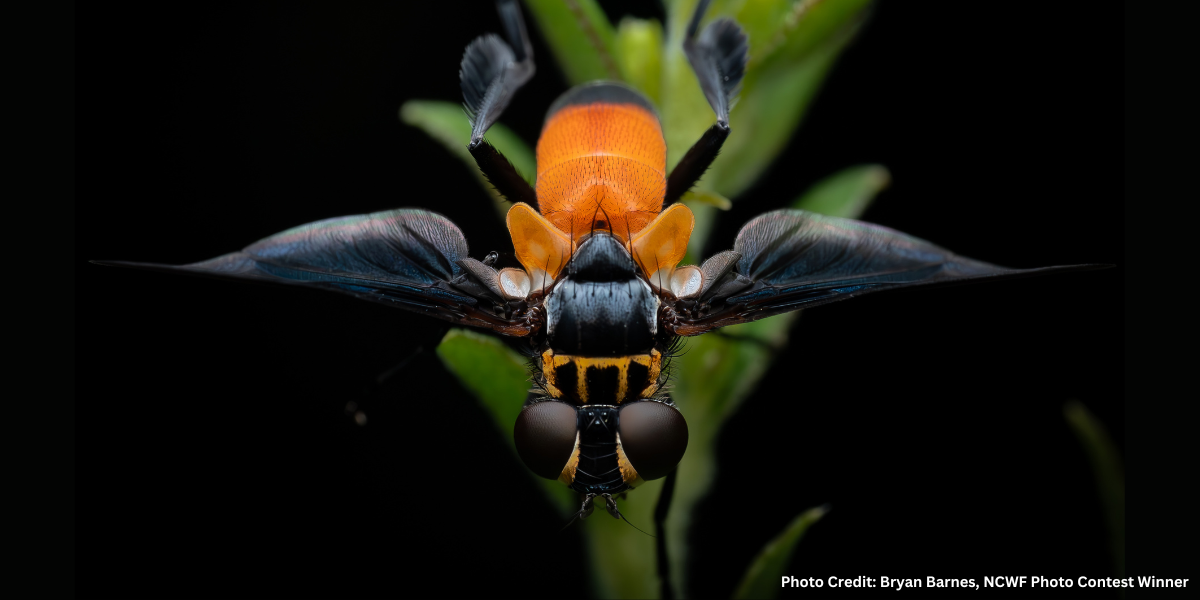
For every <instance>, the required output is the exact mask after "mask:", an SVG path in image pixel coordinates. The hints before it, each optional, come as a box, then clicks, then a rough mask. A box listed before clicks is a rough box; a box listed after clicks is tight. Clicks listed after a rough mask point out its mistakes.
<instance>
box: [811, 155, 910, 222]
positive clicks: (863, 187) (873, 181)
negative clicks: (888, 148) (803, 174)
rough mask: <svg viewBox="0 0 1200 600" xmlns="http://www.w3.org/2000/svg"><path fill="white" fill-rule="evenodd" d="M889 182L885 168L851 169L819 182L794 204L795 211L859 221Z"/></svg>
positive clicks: (866, 167)
mask: <svg viewBox="0 0 1200 600" xmlns="http://www.w3.org/2000/svg"><path fill="white" fill-rule="evenodd" d="M890 182H891V175H890V174H889V173H888V170H887V169H886V168H884V167H883V166H882V165H859V166H856V167H849V168H846V169H842V170H841V171H838V172H837V173H834V174H833V175H830V176H829V177H826V178H825V179H822V180H821V181H819V182H817V184H816V185H814V186H812V187H811V188H809V189H808V191H806V192H804V194H803V195H802V196H800V198H799V199H798V200H796V201H795V202H793V203H792V208H801V209H804V210H811V211H812V212H815V213H821V214H823V215H829V216H831V217H842V218H846V219H857V218H858V217H859V216H861V215H862V213H863V211H865V210H866V209H867V206H868V205H870V204H871V200H873V199H874V198H875V196H876V195H877V194H879V192H881V191H882V190H883V189H884V188H886V187H887V186H888V183H890Z"/></svg>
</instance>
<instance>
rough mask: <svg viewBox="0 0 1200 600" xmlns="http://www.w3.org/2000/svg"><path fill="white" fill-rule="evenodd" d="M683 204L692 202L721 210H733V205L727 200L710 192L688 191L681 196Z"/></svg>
mask: <svg viewBox="0 0 1200 600" xmlns="http://www.w3.org/2000/svg"><path fill="white" fill-rule="evenodd" d="M681 200H682V201H684V202H694V203H698V204H707V205H709V206H715V207H717V208H719V209H721V210H729V209H730V208H733V203H732V202H730V201H729V198H726V197H725V196H722V195H720V194H718V193H716V192H714V191H712V190H690V191H688V192H685V193H684V194H683V198H682V199H681Z"/></svg>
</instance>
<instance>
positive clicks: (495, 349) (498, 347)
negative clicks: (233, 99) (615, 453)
mask: <svg viewBox="0 0 1200 600" xmlns="http://www.w3.org/2000/svg"><path fill="white" fill-rule="evenodd" d="M437 355H438V358H440V359H442V364H444V365H446V370H448V371H450V372H451V373H453V374H454V375H455V376H456V377H458V380H459V381H460V382H462V384H463V387H465V388H467V389H468V390H470V392H471V393H472V394H473V395H474V396H475V397H476V398H477V399H478V400H479V402H480V404H482V405H483V407H484V408H485V409H486V410H487V412H488V414H490V415H491V416H492V420H493V421H494V422H495V423H496V427H497V428H499V429H500V432H501V434H502V435H503V437H504V439H505V440H507V441H508V446H509V448H510V449H512V450H513V452H514V453H515V452H516V448H515V447H514V446H513V441H512V439H513V438H512V431H513V425H515V424H516V422H517V415H518V414H520V412H521V407H522V406H524V404H525V398H526V397H527V396H528V395H529V367H528V366H527V365H528V361H526V360H525V358H524V357H522V356H521V355H520V354H517V353H516V352H513V350H512V349H511V348H509V347H508V346H505V345H504V343H503V342H501V341H500V340H498V339H496V338H494V337H492V336H490V335H486V334H483V333H479V332H476V331H472V330H470V329H451V330H450V331H448V332H446V337H444V338H442V343H441V344H439V345H438V347H437ZM529 475H530V477H533V478H534V479H535V480H536V481H537V482H538V484H539V485H541V486H542V488H543V489H544V490H546V496H547V498H549V499H550V502H551V504H553V505H554V506H555V507H557V508H558V510H559V513H560V514H562V515H563V516H566V515H569V514H571V513H572V512H573V511H574V510H577V509H578V506H576V501H575V500H574V498H575V494H574V493H572V492H571V491H570V490H568V489H567V487H566V486H564V485H563V484H561V483H559V482H557V481H552V480H548V479H542V478H540V477H537V476H536V475H534V474H533V473H532V472H530V473H529Z"/></svg>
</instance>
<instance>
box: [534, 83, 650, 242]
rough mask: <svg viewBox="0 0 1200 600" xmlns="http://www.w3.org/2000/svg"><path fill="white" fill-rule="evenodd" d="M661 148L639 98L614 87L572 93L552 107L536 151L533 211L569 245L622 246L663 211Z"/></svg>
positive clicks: (585, 88)
mask: <svg viewBox="0 0 1200 600" xmlns="http://www.w3.org/2000/svg"><path fill="white" fill-rule="evenodd" d="M666 168H667V144H666V142H665V141H664V140H663V135H662V127H661V126H660V125H659V121H658V116H657V115H655V114H654V112H653V109H652V107H651V105H650V104H649V102H648V101H646V100H645V98H642V97H641V96H640V95H638V94H637V93H636V92H633V91H632V90H630V89H628V88H625V87H624V86H618V85H614V84H592V85H588V86H582V87H579V88H575V89H573V90H571V91H569V92H567V94H565V95H564V96H563V97H562V98H560V99H559V101H558V102H555V105H554V106H553V107H551V109H550V114H549V116H548V117H547V118H546V124H545V126H544V127H543V128H542V135H541V138H539V139H538V145H537V199H538V209H539V211H540V212H541V213H542V215H543V216H545V217H546V219H547V220H549V221H550V222H551V223H553V224H554V226H555V227H557V228H558V229H560V230H562V231H563V232H564V233H566V234H567V235H570V236H571V238H572V239H573V240H578V239H579V237H580V236H583V235H586V234H588V233H590V232H591V231H592V230H593V229H605V230H611V231H612V232H613V233H614V234H615V235H617V236H618V237H620V238H621V239H622V240H628V239H629V237H630V235H631V234H634V233H637V232H638V231H640V230H642V229H643V228H645V227H646V224H647V223H649V222H650V221H652V220H653V219H654V217H655V216H657V215H658V213H659V212H661V211H662V203H663V197H664V196H665V195H666V191H667V173H666Z"/></svg>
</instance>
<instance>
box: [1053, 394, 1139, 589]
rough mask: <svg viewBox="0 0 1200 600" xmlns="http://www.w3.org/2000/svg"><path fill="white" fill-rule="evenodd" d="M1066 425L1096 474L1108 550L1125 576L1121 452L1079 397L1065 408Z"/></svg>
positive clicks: (1117, 569)
mask: <svg viewBox="0 0 1200 600" xmlns="http://www.w3.org/2000/svg"><path fill="white" fill-rule="evenodd" d="M1063 415H1064V416H1065V417H1066V419H1067V425H1069V426H1070V427H1071V431H1073V432H1075V437H1077V438H1079V443H1080V444H1082V445H1083V450H1084V452H1085V453H1087V457H1088V461H1089V462H1091V465H1092V473H1093V474H1094V475H1095V477H1096V488H1097V490H1098V491H1099V493H1100V504H1101V506H1102V508H1103V509H1104V520H1105V522H1106V524H1107V526H1108V536H1109V538H1108V543H1109V549H1110V550H1111V552H1112V556H1113V566H1114V567H1115V569H1116V573H1117V577H1124V576H1125V474H1124V468H1123V467H1122V462H1121V455H1120V453H1118V452H1117V447H1116V445H1114V444H1113V441H1112V438H1111V437H1109V435H1108V431H1106V430H1105V429H1104V425H1103V424H1101V423H1100V421H1099V420H1098V419H1097V418H1096V416H1095V415H1093V414H1092V413H1091V411H1089V410H1088V409H1087V408H1086V407H1085V406H1084V405H1083V404H1082V403H1081V402H1079V401H1078V400H1069V401H1068V402H1067V404H1066V406H1064V407H1063Z"/></svg>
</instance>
